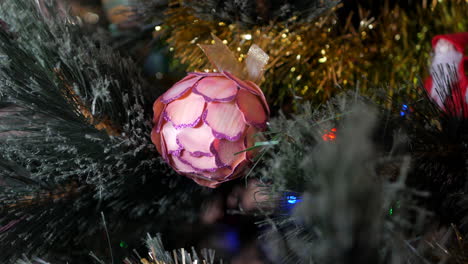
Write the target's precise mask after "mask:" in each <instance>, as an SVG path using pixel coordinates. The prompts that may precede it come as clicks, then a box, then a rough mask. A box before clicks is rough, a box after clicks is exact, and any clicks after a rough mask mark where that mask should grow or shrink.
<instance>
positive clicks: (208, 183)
mask: <svg viewBox="0 0 468 264" xmlns="http://www.w3.org/2000/svg"><path fill="white" fill-rule="evenodd" d="M190 178H191V179H192V180H193V181H194V182H196V183H197V184H198V185H201V186H205V187H208V188H213V189H214V188H216V187H218V186H219V185H220V184H221V183H222V182H218V181H214V180H211V179H209V178H206V177H203V176H200V175H197V174H192V175H190Z"/></svg>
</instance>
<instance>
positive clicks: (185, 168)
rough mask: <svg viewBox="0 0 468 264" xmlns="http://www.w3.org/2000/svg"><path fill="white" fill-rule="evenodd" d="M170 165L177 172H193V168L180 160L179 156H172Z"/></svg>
mask: <svg viewBox="0 0 468 264" xmlns="http://www.w3.org/2000/svg"><path fill="white" fill-rule="evenodd" d="M171 159H172V166H173V167H174V169H175V170H176V171H177V172H179V173H195V170H194V169H193V168H192V167H191V166H190V165H188V164H186V163H185V162H183V161H181V160H180V158H179V157H176V156H172V158H171Z"/></svg>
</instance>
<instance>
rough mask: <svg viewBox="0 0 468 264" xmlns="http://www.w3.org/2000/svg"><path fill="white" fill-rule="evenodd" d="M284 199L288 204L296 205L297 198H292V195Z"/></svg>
mask: <svg viewBox="0 0 468 264" xmlns="http://www.w3.org/2000/svg"><path fill="white" fill-rule="evenodd" d="M286 199H287V200H288V203H289V204H295V203H297V197H296V196H294V195H288V196H286Z"/></svg>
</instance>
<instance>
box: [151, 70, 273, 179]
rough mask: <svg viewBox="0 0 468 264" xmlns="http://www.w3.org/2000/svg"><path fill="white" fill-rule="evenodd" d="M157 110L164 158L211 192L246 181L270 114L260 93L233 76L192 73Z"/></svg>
mask: <svg viewBox="0 0 468 264" xmlns="http://www.w3.org/2000/svg"><path fill="white" fill-rule="evenodd" d="M153 110H154V118H153V122H154V127H153V130H152V133H151V139H152V141H153V143H154V145H155V146H156V148H157V150H158V152H159V153H160V154H161V156H162V157H163V159H164V160H165V161H166V162H167V163H168V164H169V165H170V166H171V167H172V168H174V170H176V171H177V172H178V173H179V174H182V175H185V176H187V177H189V178H191V179H193V180H194V181H195V182H197V183H198V184H200V185H203V186H207V187H211V188H216V187H217V186H218V185H219V184H221V183H222V182H225V181H229V180H232V179H235V178H237V177H240V176H241V172H242V171H243V169H244V168H245V166H246V165H247V164H249V162H250V161H251V159H252V156H253V155H254V153H252V151H245V150H246V149H248V148H250V147H252V146H253V145H254V144H255V139H254V135H255V134H256V133H258V132H259V131H261V130H263V129H265V127H266V122H267V120H268V116H269V114H270V110H269V108H268V104H267V102H266V99H265V96H264V95H263V93H262V91H261V90H260V88H259V87H258V86H257V85H256V84H255V83H253V82H251V81H243V80H240V79H238V78H237V77H235V76H233V75H232V74H230V73H228V72H224V73H190V74H188V75H187V76H186V77H185V78H184V79H182V80H181V81H179V82H178V83H176V84H175V85H174V86H172V87H171V88H170V89H169V90H168V91H167V92H165V93H164V94H163V95H161V96H160V97H159V98H158V99H157V100H156V102H155V103H154V106H153Z"/></svg>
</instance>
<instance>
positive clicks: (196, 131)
mask: <svg viewBox="0 0 468 264" xmlns="http://www.w3.org/2000/svg"><path fill="white" fill-rule="evenodd" d="M214 139H215V138H214V136H213V133H212V132H211V128H210V127H209V126H208V125H207V124H205V123H202V124H201V125H200V126H197V127H194V128H185V129H182V130H181V131H180V133H179V134H178V136H177V141H178V143H179V145H181V146H182V147H183V148H184V150H185V151H188V152H189V153H190V154H191V155H192V156H196V157H199V156H208V157H211V156H213V154H212V153H211V151H210V146H211V143H212V142H213V140H214Z"/></svg>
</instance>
